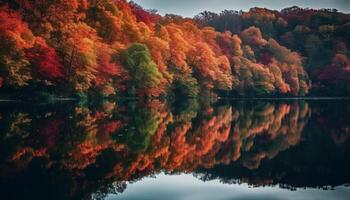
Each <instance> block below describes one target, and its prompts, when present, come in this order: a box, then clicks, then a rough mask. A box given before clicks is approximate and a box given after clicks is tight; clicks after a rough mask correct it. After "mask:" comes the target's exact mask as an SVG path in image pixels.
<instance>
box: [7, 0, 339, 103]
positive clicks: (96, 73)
mask: <svg viewBox="0 0 350 200" xmlns="http://www.w3.org/2000/svg"><path fill="white" fill-rule="evenodd" d="M0 4H1V8H0V41H1V43H0V45H1V48H0V93H1V94H2V97H3V96H4V95H12V96H16V97H24V98H27V97H32V96H35V95H38V94H41V95H42V94H44V95H45V94H55V95H56V96H65V97H67V96H80V97H87V96H94V97H108V96H115V95H117V96H132V97H162V96H163V97H165V96H182V97H183V96H184V97H191V98H195V97H198V96H199V94H201V96H212V95H213V94H218V95H226V96H237V95H240V96H257V95H289V96H302V95H306V94H307V93H308V92H309V89H310V87H311V83H310V81H309V78H308V75H307V73H306V72H305V70H304V68H303V59H302V57H301V56H300V55H299V54H298V53H296V52H293V51H291V50H289V49H288V48H286V47H284V46H282V45H281V44H280V42H279V38H278V37H277V40H276V39H273V38H272V37H269V34H266V33H265V32H266V30H265V28H264V27H261V28H258V27H259V26H257V25H256V24H252V26H246V27H245V28H244V29H243V28H242V29H239V31H235V30H231V32H232V33H233V34H232V33H230V32H227V31H226V32H225V31H223V30H227V28H224V29H223V28H220V27H219V23H218V24H216V23H214V24H211V21H210V20H209V21H208V20H207V21H206V19H205V18H204V17H203V18H202V17H197V18H196V21H195V20H193V19H188V18H182V17H180V16H176V15H166V16H160V15H158V14H156V13H155V12H153V11H146V10H144V9H143V8H141V7H140V6H138V5H136V4H135V3H128V2H126V1H125V0H99V1H97V0H53V1H43V0H33V1H24V0H14V1H13V0H11V1H6V0H5V1H4V0H2V1H0ZM218 18H219V19H220V18H221V17H218ZM198 21H199V22H200V23H201V24H208V25H211V26H214V27H215V28H216V29H218V31H215V30H214V28H211V27H201V26H198ZM227 24H229V25H233V24H235V23H231V22H230V23H227ZM225 26H226V25H225ZM338 57H340V59H343V58H344V56H338ZM341 61H343V60H341ZM335 65H336V66H338V65H337V64H335ZM339 82H342V81H339ZM39 96H40V95H39Z"/></svg>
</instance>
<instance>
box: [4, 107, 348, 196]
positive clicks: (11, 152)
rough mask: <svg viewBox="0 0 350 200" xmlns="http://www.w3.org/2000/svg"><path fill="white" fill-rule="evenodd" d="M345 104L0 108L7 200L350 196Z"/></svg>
mask: <svg viewBox="0 0 350 200" xmlns="http://www.w3.org/2000/svg"><path fill="white" fill-rule="evenodd" d="M349 158H350V102H349V101H348V100H307V101H306V100H273V101H272V100H245V101H237V100H236V101H226V102H218V103H216V104H214V105H208V104H198V103H197V102H195V101H192V100H188V101H186V102H174V103H165V102H161V101H150V102H142V103H141V102H133V101H127V102H122V103H119V104H118V105H117V104H115V103H111V102H104V103H101V104H99V105H94V106H91V105H86V104H81V103H72V102H62V103H55V104H52V105H32V104H28V103H23V102H22V103H14V102H12V103H11V102H2V103H0V194H1V198H2V199H108V200H114V199H115V200H119V199H123V200H125V199H126V200H128V199H131V200H164V199H167V200H177V199H179V200H206V199H208V200H209V199H210V200H212V199H219V200H232V199H239V200H250V199H266V200H279V199H300V200H302V199H305V200H306V199H307V200H309V199H317V200H323V199H324V200H326V199H327V200H329V199H335V200H342V199H344V200H345V199H349V197H350V187H348V185H349V183H350V170H349V169H350V159H349Z"/></svg>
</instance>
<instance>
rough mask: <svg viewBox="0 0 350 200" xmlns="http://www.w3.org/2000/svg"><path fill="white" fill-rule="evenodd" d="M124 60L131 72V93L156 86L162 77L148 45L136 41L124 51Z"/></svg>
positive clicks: (129, 85)
mask: <svg viewBox="0 0 350 200" xmlns="http://www.w3.org/2000/svg"><path fill="white" fill-rule="evenodd" d="M121 57H122V62H123V64H124V66H125V68H126V69H127V70H128V72H129V76H130V79H129V84H128V87H129V93H130V94H131V95H135V94H136V93H137V92H139V91H140V90H145V89H149V88H152V87H156V86H157V84H159V83H160V80H161V79H162V75H161V73H160V72H159V71H158V68H157V65H156V64H155V63H154V62H153V61H152V59H151V55H150V52H149V50H148V48H147V46H146V45H143V44H139V43H135V44H132V45H131V46H130V47H129V48H128V49H127V50H125V51H124V52H122V55H121Z"/></svg>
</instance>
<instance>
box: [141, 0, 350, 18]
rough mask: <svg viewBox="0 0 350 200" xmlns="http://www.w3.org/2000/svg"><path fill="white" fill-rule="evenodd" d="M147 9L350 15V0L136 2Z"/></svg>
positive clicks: (192, 12) (189, 12) (191, 12)
mask: <svg viewBox="0 0 350 200" xmlns="http://www.w3.org/2000/svg"><path fill="white" fill-rule="evenodd" d="M134 2H136V3H138V4H140V5H141V6H142V7H144V8H146V9H156V10H158V11H159V13H160V14H162V15H164V14H166V13H172V14H178V15H182V16H186V17H193V16H194V15H196V14H198V13H200V12H201V11H204V10H208V11H213V12H220V11H222V10H225V9H227V10H248V9H249V8H252V7H265V8H270V9H275V10H281V9H283V8H286V7H291V6H294V5H296V6H299V7H303V8H307V7H308V8H336V9H338V10H339V11H341V12H345V13H350V0H134Z"/></svg>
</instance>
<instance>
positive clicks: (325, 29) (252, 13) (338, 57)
mask: <svg viewBox="0 0 350 200" xmlns="http://www.w3.org/2000/svg"><path fill="white" fill-rule="evenodd" d="M195 20H196V22H197V23H198V24H200V25H201V26H211V27H214V28H215V30H217V31H220V32H226V31H230V32H231V33H233V34H239V35H242V33H244V30H245V29H247V28H249V27H252V26H254V27H256V28H258V29H260V30H261V32H262V35H263V37H265V38H274V39H275V40H277V41H278V42H279V43H280V44H282V45H284V46H286V47H287V48H289V49H291V50H293V51H296V52H298V53H300V54H301V55H302V56H303V64H304V66H305V70H306V71H307V73H308V75H309V76H310V79H311V81H312V94H313V95H340V96H348V95H349V92H350V61H349V56H350V54H349V48H350V15H349V14H344V13H340V12H338V11H337V10H335V9H322V10H314V9H302V8H299V7H296V6H294V7H290V8H286V9H283V10H281V11H280V12H279V11H275V10H269V9H265V8H252V9H250V10H249V11H248V12H243V11H234V10H225V11H222V12H221V13H219V14H217V13H212V12H208V11H205V12H202V13H200V14H199V15H197V16H196V17H195ZM271 57H273V55H271V54H262V55H260V56H258V59H260V60H263V61H264V62H265V63H270V62H272V59H271Z"/></svg>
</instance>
